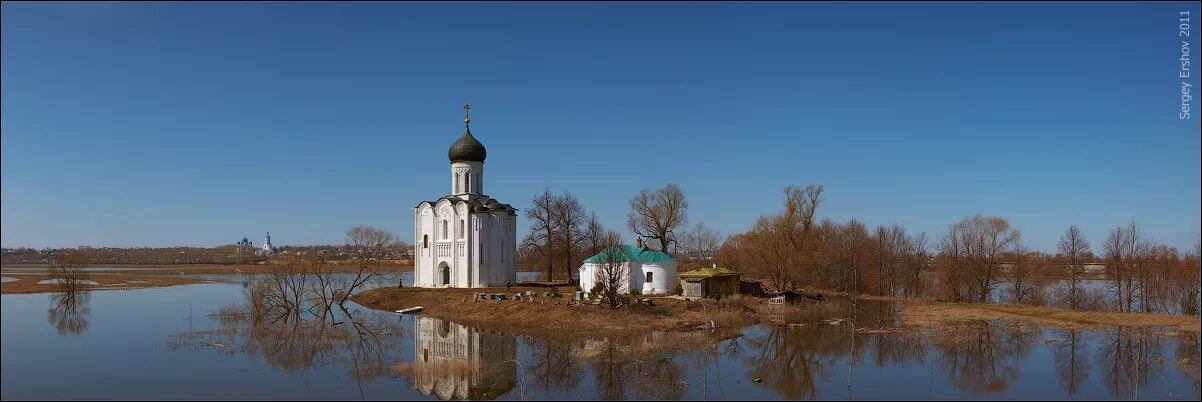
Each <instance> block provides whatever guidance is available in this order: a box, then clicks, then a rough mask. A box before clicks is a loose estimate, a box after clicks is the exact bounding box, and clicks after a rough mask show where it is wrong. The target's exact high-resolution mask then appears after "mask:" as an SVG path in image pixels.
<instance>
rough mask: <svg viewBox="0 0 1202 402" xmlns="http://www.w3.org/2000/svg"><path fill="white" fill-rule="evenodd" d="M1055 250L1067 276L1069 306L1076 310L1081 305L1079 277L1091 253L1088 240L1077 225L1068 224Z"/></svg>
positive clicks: (1083, 273) (1082, 273)
mask: <svg viewBox="0 0 1202 402" xmlns="http://www.w3.org/2000/svg"><path fill="white" fill-rule="evenodd" d="M1056 251H1057V253H1058V256H1059V257H1060V258H1061V259H1062V260H1063V261H1062V266H1063V267H1064V273H1065V274H1066V275H1065V276H1067V277H1068V304H1069V308H1071V309H1073V310H1076V309H1078V308H1079V307H1080V306H1081V295H1080V293H1081V292H1080V282H1081V277H1082V276H1083V275H1085V263H1086V262H1087V261H1088V260H1089V257H1090V256H1091V255H1092V254H1093V253H1092V252H1091V251H1090V250H1089V240H1087V239H1086V238H1085V235H1084V234H1082V233H1081V229H1078V228H1077V225H1070V226H1069V227H1068V229H1067V230H1065V231H1064V234H1063V235H1061V236H1060V241H1059V242H1058V243H1057V244H1056Z"/></svg>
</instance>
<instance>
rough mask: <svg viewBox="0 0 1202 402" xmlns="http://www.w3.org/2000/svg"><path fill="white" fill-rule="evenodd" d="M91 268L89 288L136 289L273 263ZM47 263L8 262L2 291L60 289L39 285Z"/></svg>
mask: <svg viewBox="0 0 1202 402" xmlns="http://www.w3.org/2000/svg"><path fill="white" fill-rule="evenodd" d="M331 266H332V267H333V268H334V272H340V273H353V272H356V270H357V269H358V268H357V267H356V266H354V265H349V264H336V265H331ZM88 267H89V268H106V269H97V270H88V271H84V273H83V275H84V278H83V279H85V280H89V281H93V282H98V283H99V285H85V289H87V290H100V289H137V288H150V287H161V286H174V285H189V284H194V283H204V282H214V280H211V279H204V278H197V277H195V276H196V275H223V274H224V275H255V274H265V273H268V271H269V270H270V269H271V266H270V265H217V264H178V265H136V264H122V265H105V264H88ZM46 268H47V266H46V265H45V264H6V265H4V266H3V267H2V268H0V275H3V276H4V277H7V278H15V279H18V280H17V281H12V282H4V284H3V285H0V293H3V294H10V293H44V292H58V291H60V289H59V287H58V285H57V284H46V285H40V284H38V283H37V282H38V281H42V280H46V279H50V278H49V277H48V276H46V272H45V269H46ZM412 269H413V266H412V265H389V266H385V267H384V269H383V272H388V273H395V272H410V271H412Z"/></svg>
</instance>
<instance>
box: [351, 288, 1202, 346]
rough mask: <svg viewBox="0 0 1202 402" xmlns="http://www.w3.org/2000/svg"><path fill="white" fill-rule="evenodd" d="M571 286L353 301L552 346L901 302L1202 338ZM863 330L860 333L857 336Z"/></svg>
mask: <svg viewBox="0 0 1202 402" xmlns="http://www.w3.org/2000/svg"><path fill="white" fill-rule="evenodd" d="M527 290H530V291H534V292H536V293H538V294H539V295H540V297H536V298H535V300H536V301H535V302H516V301H512V300H506V301H500V302H498V301H480V302H476V301H472V297H473V294H474V293H476V292H486V293H507V294H513V293H516V292H519V291H521V292H525V291H527ZM545 291H559V292H561V293H563V294H564V297H563V298H550V299H548V298H543V297H541V293H542V292H545ZM574 291H575V288H573V287H570V286H558V287H556V286H548V287H534V286H515V287H513V289H512V290H511V291H509V292H506V291H505V289H504V288H501V289H495V288H489V289H435V288H412V287H407V288H401V289H398V288H379V289H372V290H368V291H364V292H361V293H358V294H356V295H354V296H352V297H351V300H353V301H355V302H356V303H358V304H360V305H362V306H364V307H367V308H371V309H375V310H383V311H395V310H399V309H403V308H408V307H415V306H422V307H423V309H424V310H423V311H422V312H421V313H420V314H425V315H429V316H432V317H435V318H441V319H445V320H450V321H453V322H456V323H459V324H464V325H470V326H474V327H478V328H487V329H493V330H499V331H502V332H507V333H513V334H517V335H535V336H543V337H554V338H582V337H585V338H587V337H603V336H617V335H622V334H630V333H635V332H643V331H657V330H658V331H681V330H685V331H687V330H692V329H701V328H710V327H711V326H713V327H717V328H734V327H739V328H741V327H743V326H747V325H753V324H759V323H776V324H785V325H791V324H793V323H804V322H814V321H821V320H825V319H839V318H843V317H841V316H842V314H843V313H842V311H841V308H842V307H841V306H840V304H839V302H840V301H848V300H852V299H854V300H867V301H878V302H899V303H900V309H899V318H900V321H901V328H902V329H920V328H949V327H951V326H952V324H956V323H963V322H966V321H980V320H986V321H992V320H1005V321H1014V322H1029V323H1036V324H1041V325H1048V326H1053V327H1059V328H1069V329H1073V328H1098V327H1106V326H1137V327H1166V328H1171V329H1174V330H1179V331H1186V332H1195V333H1196V332H1202V325H1200V322H1202V321H1200V318H1199V317H1197V316H1182V315H1166V314H1150V313H1115V312H1104V311H1072V310H1066V309H1060V308H1052V307H1039V306H1025V305H1014V304H985V303H982V304H970V303H954V302H944V301H938V300H934V299H917V298H914V299H906V298H898V297H876V296H856V297H854V298H853V297H848V296H844V295H839V294H836V293H831V292H823V294H826V295H827V296H828V297H827V300H826V301H802V302H799V303H796V304H792V305H785V306H770V305H768V304H767V299H766V298H759V297H750V296H739V297H726V298H723V300H722V301H723V304H722V305H720V306H719V305H717V304H715V303H714V301H713V300H708V299H703V300H693V301H685V300H683V298H678V297H676V296H660V297H651V298H650V299H651V300H653V301H654V303H655V307H646V306H641V305H640V306H637V307H629V308H620V309H616V310H615V309H610V308H608V306H593V305H569V304H568V303H567V302H568V301H569V300H571V295H572V292H574ZM859 330H860V329H857V331H859Z"/></svg>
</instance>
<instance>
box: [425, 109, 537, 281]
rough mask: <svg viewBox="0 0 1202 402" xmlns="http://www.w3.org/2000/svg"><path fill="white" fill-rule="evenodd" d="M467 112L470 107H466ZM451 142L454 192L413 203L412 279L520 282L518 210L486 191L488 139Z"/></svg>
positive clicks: (467, 126)
mask: <svg viewBox="0 0 1202 402" xmlns="http://www.w3.org/2000/svg"><path fill="white" fill-rule="evenodd" d="M463 108H464V110H465V111H470V109H471V107H470V106H468V105H464V106H463ZM463 124H464V129H463V136H461V137H459V139H458V140H455V143H453V144H451V149H450V150H448V151H447V158H448V159H450V161H451V177H450V179H451V180H450V181H451V193H450V194H449V195H446V196H443V197H442V198H439V199H437V200H434V201H422V202H421V203H419V204H417V206H416V207H414V208H413V235H414V245H415V246H414V251H415V252H414V253H413V255H414V259H415V260H416V261H414V268H413V283H414V286H419V287H432V288H441V287H454V288H483V287H499V286H505V283H506V282H513V283H516V282H517V264H516V261H514V260H515V259H516V258H517V255H516V254H517V247H516V246H515V244H516V241H517V209H515V208H513V207H512V206H510V205H509V204H502V203H501V202H500V201H497V200H496V199H494V198H492V197H489V196H487V195H485V194H484V158H485V157H486V156H487V152H486V151H485V150H484V144H481V143H480V141H478V140H476V137H473V136H472V131H471V119H470V116H469V115H467V114H466V113H465V115H464V119H463Z"/></svg>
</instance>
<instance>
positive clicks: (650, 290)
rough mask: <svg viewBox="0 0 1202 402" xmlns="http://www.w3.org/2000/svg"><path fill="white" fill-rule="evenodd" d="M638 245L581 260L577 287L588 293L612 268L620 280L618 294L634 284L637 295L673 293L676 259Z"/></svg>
mask: <svg viewBox="0 0 1202 402" xmlns="http://www.w3.org/2000/svg"><path fill="white" fill-rule="evenodd" d="M642 243H643V242H642V241H639V243H638V244H637V245H634V246H631V245H625V244H623V245H618V246H611V247H609V248H608V249H606V250H603V251H601V252H600V253H597V255H594V256H592V257H589V258H587V259H585V260H584V264H583V265H581V266H580V288H581V289H583V290H584V291H586V292H588V291H591V290H592V289H593V286H594V285H595V284H596V283H597V282H599V281H601V278H602V277H603V276H604V275H605V274H606V273H607V272H608V271H609V270H610V269H613V270H614V272H616V273H617V274H618V275H619V276H620V277H621V279H620V282H619V284H618V293H627V292H629V291H630V289H631V285H632V284H633V285H634V289H635V290H637V291H639V293H640V294H645V295H651V294H670V293H673V292H674V291H675V290H676V281H677V279H676V260H675V259H673V258H672V256H670V255H667V254H664V253H663V252H659V251H655V250H652V249H650V248H647V247H644V246H643V244H642Z"/></svg>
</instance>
